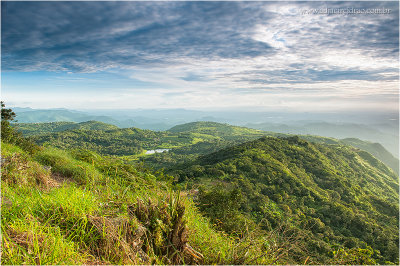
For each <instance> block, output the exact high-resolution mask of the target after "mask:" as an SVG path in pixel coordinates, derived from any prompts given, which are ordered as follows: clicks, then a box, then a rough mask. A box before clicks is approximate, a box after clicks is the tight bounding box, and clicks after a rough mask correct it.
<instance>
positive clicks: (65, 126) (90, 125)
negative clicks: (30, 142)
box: [11, 121, 118, 136]
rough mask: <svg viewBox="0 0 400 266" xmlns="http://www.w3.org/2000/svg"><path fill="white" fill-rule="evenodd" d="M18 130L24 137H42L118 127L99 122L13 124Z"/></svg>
mask: <svg viewBox="0 0 400 266" xmlns="http://www.w3.org/2000/svg"><path fill="white" fill-rule="evenodd" d="M11 125H12V126H13V127H14V128H15V129H16V130H18V131H20V132H21V133H22V134H24V136H34V135H42V134H47V133H54V132H61V131H66V130H112V129H118V127H117V126H114V125H111V124H106V123H103V122H98V121H86V122H80V123H75V122H48V123H13V124H11Z"/></svg>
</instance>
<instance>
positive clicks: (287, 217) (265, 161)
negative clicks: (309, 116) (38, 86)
mask: <svg viewBox="0 0 400 266" xmlns="http://www.w3.org/2000/svg"><path fill="white" fill-rule="evenodd" d="M14 116H15V115H14ZM2 118H3V109H2ZM10 118H11V119H10ZM7 120H12V116H11V117H8V118H7V119H3V120H2V128H1V130H2V149H1V170H2V171H1V174H2V179H1V185H2V194H1V199H2V208H1V230H2V264H377V263H379V264H398V262H399V261H398V260H399V259H398V258H399V253H398V229H399V227H398V222H399V214H398V211H399V205H398V197H399V191H398V177H397V175H396V174H395V173H394V172H393V171H392V170H391V169H390V168H388V167H387V166H386V165H384V164H383V163H382V162H381V161H379V160H377V159H376V158H374V157H373V156H371V154H370V153H368V152H365V151H363V150H360V149H358V148H354V147H350V146H346V145H343V144H344V143H343V142H342V141H338V140H335V139H329V138H320V137H315V136H305V137H304V138H299V137H287V135H281V134H275V135H274V136H273V137H271V136H268V137H262V136H264V135H265V134H267V133H266V132H263V131H257V130H251V129H245V128H240V127H232V126H229V125H223V124H218V123H210V122H201V123H190V124H185V125H181V126H177V127H174V128H172V129H171V130H170V131H167V132H154V131H150V130H140V129H135V128H131V129H115V128H109V127H108V126H107V124H103V123H98V122H95V121H91V122H86V123H78V124H76V123H73V124H71V123H65V124H53V125H49V124H46V125H41V124H36V125H29V124H27V125H24V126H23V127H20V128H25V130H26V131H25V132H24V133H25V134H27V135H29V132H32V131H34V130H35V128H38V127H39V128H41V129H40V130H39V131H40V132H41V133H40V134H39V135H36V136H33V137H31V138H30V140H35V141H36V142H37V143H41V144H45V147H43V146H37V145H35V144H33V143H32V142H31V141H29V140H27V139H25V138H24V137H22V135H21V134H20V133H17V132H16V131H15V130H14V129H13V128H11V127H10V125H9V122H8V121H7ZM63 127H64V129H63ZM65 127H67V128H65ZM69 127H73V128H69ZM49 130H51V131H52V133H51V132H48V131H49ZM27 132H28V133H27ZM31 135H33V134H31ZM260 137H262V138H260ZM305 139H308V141H307V140H305ZM249 140H251V141H249ZM310 141H312V142H310ZM348 141H349V142H353V143H355V144H357V145H365V144H364V142H361V143H359V142H358V141H357V140H348ZM243 142H244V143H243ZM367 146H368V147H367V148H370V145H367ZM155 148H170V149H171V150H170V151H168V152H164V153H157V154H154V155H146V156H143V155H141V154H143V150H146V149H155ZM378 148H379V147H378ZM365 149H366V148H365ZM98 152H100V153H102V154H99V153H98ZM130 156H136V157H137V158H138V157H139V158H142V160H143V161H144V162H145V163H150V164H151V165H152V166H154V167H156V168H160V167H166V170H165V171H162V170H159V171H156V172H154V171H152V170H148V169H147V168H145V167H144V165H143V164H142V163H140V162H138V161H131V160H127V158H128V159H129V158H130Z"/></svg>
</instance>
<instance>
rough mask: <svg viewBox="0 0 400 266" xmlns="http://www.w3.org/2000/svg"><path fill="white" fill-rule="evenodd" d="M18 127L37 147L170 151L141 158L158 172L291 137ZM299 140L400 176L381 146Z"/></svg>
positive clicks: (186, 129)
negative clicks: (372, 161)
mask: <svg viewBox="0 0 400 266" xmlns="http://www.w3.org/2000/svg"><path fill="white" fill-rule="evenodd" d="M14 127H15V128H17V129H18V130H20V131H21V132H22V133H23V134H24V135H25V136H32V140H34V141H35V142H36V143H38V144H45V143H47V144H51V145H53V146H55V147H59V148H74V147H75V148H78V147H86V148H89V149H93V150H95V151H97V152H100V153H102V154H109V155H125V156H131V155H139V154H141V153H143V151H145V150H153V149H170V151H169V152H168V154H154V155H153V156H148V157H145V158H143V160H144V161H146V162H148V163H150V164H151V165H152V166H154V167H156V168H162V167H164V168H165V167H168V166H169V165H170V164H173V163H176V162H179V161H182V160H188V159H193V158H194V157H196V156H198V155H202V154H207V153H211V152H215V151H217V150H218V149H222V148H226V147H229V146H233V145H236V144H239V143H242V142H245V141H249V140H254V139H257V138H260V137H262V136H275V137H279V136H281V137H288V136H291V135H289V134H282V133H274V132H269V131H261V130H255V129H250V128H245V127H237V126H232V125H228V124H221V123H216V122H193V123H187V124H183V125H178V126H175V127H172V128H171V129H169V130H167V131H161V132H157V131H151V130H142V129H138V128H124V129H119V128H117V127H116V126H113V125H110V124H105V123H101V122H96V121H88V122H82V123H71V122H56V123H32V124H24V123H22V124H20V123H16V124H14ZM90 130H98V132H96V134H91V133H90ZM35 135H41V136H35ZM300 136H301V138H303V139H305V140H308V141H311V142H315V143H325V144H342V145H351V146H353V147H356V148H359V149H362V150H364V151H367V152H369V153H371V154H372V155H373V156H375V157H376V158H378V159H379V160H381V161H382V162H384V163H385V164H386V165H387V166H389V167H391V168H392V169H393V170H394V171H395V172H396V173H397V174H398V173H399V167H398V159H397V158H395V157H394V156H393V155H391V154H390V153H389V152H388V151H387V150H386V149H385V148H384V147H383V146H382V145H380V144H378V143H371V142H367V141H362V140H359V139H344V140H338V139H334V138H328V137H321V136H312V135H300Z"/></svg>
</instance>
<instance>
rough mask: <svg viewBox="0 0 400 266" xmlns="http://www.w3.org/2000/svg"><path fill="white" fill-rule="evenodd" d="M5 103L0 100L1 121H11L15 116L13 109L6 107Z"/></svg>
mask: <svg viewBox="0 0 400 266" xmlns="http://www.w3.org/2000/svg"><path fill="white" fill-rule="evenodd" d="M5 107H6V106H5V104H4V102H3V101H1V121H13V120H14V118H15V117H16V116H17V115H16V114H15V113H14V112H13V110H11V109H6V108H5Z"/></svg>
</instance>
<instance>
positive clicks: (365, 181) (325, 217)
mask: <svg viewBox="0 0 400 266" xmlns="http://www.w3.org/2000/svg"><path fill="white" fill-rule="evenodd" d="M170 173H172V174H173V175H174V176H175V177H176V180H177V181H178V182H180V183H183V184H186V186H188V187H190V186H194V187H196V186H198V185H199V184H202V187H201V189H200V193H199V196H198V197H199V202H200V206H213V207H203V208H202V211H203V212H204V213H205V214H206V215H209V217H210V218H211V219H212V220H213V221H214V222H215V223H217V224H219V225H220V227H221V228H222V229H224V230H226V231H228V232H232V231H233V232H234V231H237V230H240V228H243V227H244V226H245V224H247V225H248V224H250V223H249V222H248V220H251V221H253V222H254V223H256V224H258V225H260V226H261V227H262V228H263V229H266V230H268V229H269V228H274V227H276V226H277V225H279V224H281V223H282V222H284V221H288V220H289V221H291V223H292V224H296V225H297V229H296V232H295V234H298V235H303V236H304V242H305V243H306V247H305V248H306V250H308V251H309V252H311V253H312V254H314V256H315V258H317V257H319V258H320V259H321V261H320V262H322V263H323V261H324V258H328V257H329V254H330V253H331V252H334V250H335V249H337V248H338V247H339V246H341V245H344V246H346V247H366V246H371V247H372V249H374V250H375V251H374V255H373V256H374V257H375V258H376V259H377V260H378V261H379V262H380V263H385V261H391V262H397V261H398V240H399V239H398V229H399V227H398V223H399V220H398V218H399V204H398V199H399V192H398V190H399V184H398V178H397V176H396V174H395V173H394V172H393V171H392V170H391V169H389V168H388V167H386V166H385V165H384V164H383V163H381V162H380V161H378V160H377V159H375V158H374V157H372V156H371V155H370V154H369V153H367V152H365V151H361V150H359V149H355V148H352V147H346V146H342V145H323V144H313V143H310V142H308V141H305V140H302V139H300V138H298V137H290V138H274V137H263V138H261V139H259V140H255V141H251V142H247V143H244V144H241V145H238V146H234V147H229V148H226V149H223V150H220V151H218V152H215V153H212V154H209V155H205V156H202V157H200V158H199V159H197V160H195V161H194V162H191V163H189V164H183V165H179V166H176V167H175V168H173V169H171V170H170ZM218 184H223V186H219V185H218ZM213 195H219V196H218V197H217V196H213ZM224 197H225V198H224ZM232 198H234V199H235V200H234V201H235V202H236V203H232V202H231V201H229V199H232ZM202 204H205V205H202ZM233 221H236V222H233ZM300 253H301V251H300Z"/></svg>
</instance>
